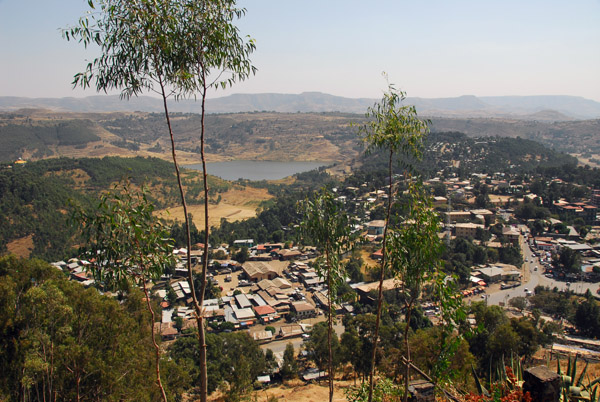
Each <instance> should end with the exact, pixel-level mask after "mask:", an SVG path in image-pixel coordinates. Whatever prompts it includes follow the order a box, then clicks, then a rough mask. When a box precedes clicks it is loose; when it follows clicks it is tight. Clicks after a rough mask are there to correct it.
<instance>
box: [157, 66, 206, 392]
mask: <svg viewBox="0 0 600 402" xmlns="http://www.w3.org/2000/svg"><path fill="white" fill-rule="evenodd" d="M159 85H160V89H161V94H162V99H163V107H164V110H165V117H166V119H167V126H168V128H169V137H170V139H171V155H172V157H173V165H174V166H175V174H176V175H177V187H178V188H179V194H180V196H181V206H182V207H183V215H184V219H185V234H186V240H187V259H186V266H187V271H188V283H189V286H190V290H191V292H192V300H193V303H194V312H195V315H196V323H197V324H198V342H199V343H200V358H201V359H202V358H204V359H203V360H202V361H203V362H204V365H202V364H201V365H200V400H201V401H202V402H206V397H207V392H206V391H207V387H206V384H207V382H206V345H205V342H204V327H203V316H202V309H201V308H200V305H199V304H198V299H197V298H196V291H195V288H194V272H193V271H192V256H191V254H190V252H191V251H192V240H191V236H190V219H189V217H188V212H187V203H186V201H185V192H184V190H183V185H182V183H181V173H180V171H179V165H178V163H177V154H176V152H175V139H174V138H173V128H172V126H171V118H170V116H169V108H168V106H167V95H166V93H165V85H164V83H163V81H162V78H161V77H159ZM205 202H208V200H205Z"/></svg>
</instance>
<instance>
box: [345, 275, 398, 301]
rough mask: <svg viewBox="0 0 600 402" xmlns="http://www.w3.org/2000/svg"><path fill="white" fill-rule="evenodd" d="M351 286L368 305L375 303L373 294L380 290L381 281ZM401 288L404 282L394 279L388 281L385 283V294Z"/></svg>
mask: <svg viewBox="0 0 600 402" xmlns="http://www.w3.org/2000/svg"><path fill="white" fill-rule="evenodd" d="M350 286H351V287H352V288H353V289H354V290H356V293H357V294H358V297H359V299H360V300H361V301H363V302H368V303H374V302H375V298H373V297H372V296H371V292H375V291H378V290H379V281H376V282H369V283H362V284H356V285H350ZM401 286H402V282H400V281H398V280H396V279H394V278H391V279H386V280H384V281H383V292H388V291H392V290H395V289H398V288H400V287H401Z"/></svg>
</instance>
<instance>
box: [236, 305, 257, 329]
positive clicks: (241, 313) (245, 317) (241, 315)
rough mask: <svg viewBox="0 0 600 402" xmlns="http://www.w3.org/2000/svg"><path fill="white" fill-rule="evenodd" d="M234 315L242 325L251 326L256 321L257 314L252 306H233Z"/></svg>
mask: <svg viewBox="0 0 600 402" xmlns="http://www.w3.org/2000/svg"><path fill="white" fill-rule="evenodd" d="M232 309H233V315H234V316H235V318H236V320H237V321H238V323H239V325H240V326H241V327H250V326H252V325H254V324H255V323H256V315H255V314H254V310H252V309H251V308H237V307H232Z"/></svg>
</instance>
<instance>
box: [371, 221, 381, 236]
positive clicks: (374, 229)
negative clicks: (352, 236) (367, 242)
mask: <svg viewBox="0 0 600 402" xmlns="http://www.w3.org/2000/svg"><path fill="white" fill-rule="evenodd" d="M384 229H385V221H383V220H376V221H371V222H369V223H368V224H367V230H368V233H369V234H370V235H373V236H380V235H382V234H383V230H384Z"/></svg>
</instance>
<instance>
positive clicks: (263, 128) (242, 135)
mask: <svg viewBox="0 0 600 402" xmlns="http://www.w3.org/2000/svg"><path fill="white" fill-rule="evenodd" d="M540 113H542V112H540ZM423 116H424V117H426V115H423ZM364 121H365V117H364V116H363V115H360V114H347V113H274V112H264V113H230V114H212V115H209V116H207V120H206V128H207V143H206V151H207V153H208V160H209V161H211V162H215V161H222V160H234V159H241V160H275V161H289V160H293V161H334V162H339V163H342V164H345V163H348V162H349V161H351V160H352V159H354V158H355V157H357V156H358V155H359V153H360V152H361V150H362V146H361V144H360V143H359V141H358V138H357V128H356V126H352V124H357V125H360V124H362V123H364ZM431 122H432V125H431V130H432V132H446V131H452V132H462V133H465V134H467V135H468V136H470V137H496V136H500V137H512V138H517V137H520V138H524V139H530V140H534V141H537V142H539V143H541V144H544V145H546V146H548V147H551V148H553V149H555V150H557V151H562V152H567V153H571V154H578V156H580V157H582V158H584V159H586V160H588V161H589V162H591V163H592V164H593V163H598V162H600V157H599V155H600V119H599V120H573V121H559V122H550V123H549V122H543V121H525V120H519V119H500V118H493V119H492V118H469V119H459V118H442V117H431ZM199 127H200V116H199V115H197V114H192V113H188V114H180V113H176V114H174V115H173V128H174V133H175V139H176V143H177V148H178V153H179V157H180V159H181V161H182V162H183V163H194V162H198V161H199V159H200V147H199V138H200V130H199ZM169 150H170V142H169V139H168V135H167V131H166V124H165V122H164V117H163V115H162V114H161V113H142V112H137V113H65V112H60V113H58V112H50V111H44V110H32V109H29V110H22V111H16V112H9V113H0V161H4V162H9V161H14V160H15V159H17V158H24V159H28V160H37V159H42V158H48V157H61V156H67V157H103V156H151V157H157V158H162V159H165V160H169V159H170V152H169ZM595 161H596V162H595Z"/></svg>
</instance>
